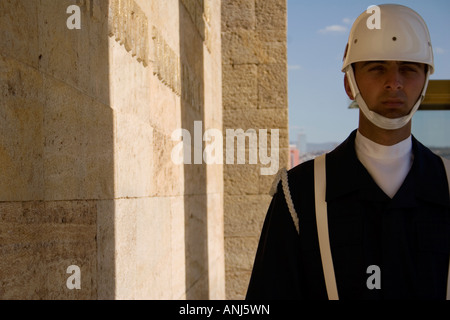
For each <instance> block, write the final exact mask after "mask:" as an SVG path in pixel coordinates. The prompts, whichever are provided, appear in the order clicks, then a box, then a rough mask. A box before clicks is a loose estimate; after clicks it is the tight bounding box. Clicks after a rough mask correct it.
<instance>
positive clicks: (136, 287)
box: [0, 0, 225, 299]
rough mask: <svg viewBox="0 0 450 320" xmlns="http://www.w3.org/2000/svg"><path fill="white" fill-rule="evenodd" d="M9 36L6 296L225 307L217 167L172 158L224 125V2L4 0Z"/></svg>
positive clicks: (2, 77)
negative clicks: (73, 24)
mask: <svg viewBox="0 0 450 320" xmlns="http://www.w3.org/2000/svg"><path fill="white" fill-rule="evenodd" d="M70 5H77V6H78V7H79V8H80V13H81V29H68V27H67V25H66V22H67V19H68V18H69V16H70V13H66V9H67V8H68V7H69V6H70ZM0 37H1V39H2V42H1V45H0V70H1V73H0V90H1V94H2V99H1V108H0V136H1V140H0V254H1V257H2V259H0V299H183V298H190V299H198V298H203V299H208V298H213V299H221V298H224V292H225V287H224V253H223V250H224V249H223V247H224V245H223V174H222V172H223V169H222V166H221V165H220V164H217V165H215V164H208V165H207V164H206V163H201V164H198V165H188V164H186V165H177V164H175V163H174V162H173V161H172V154H171V152H172V150H173V148H174V147H175V146H176V145H177V144H178V143H179V142H177V141H174V140H173V139H172V138H173V136H172V133H173V132H174V131H175V130H176V129H179V128H184V129H187V130H189V131H190V132H191V133H192V134H193V133H194V130H193V127H194V121H201V122H202V125H203V126H202V129H201V132H200V135H202V134H203V132H204V131H205V130H207V129H209V128H218V129H221V128H222V104H221V97H222V84H221V68H222V65H221V48H220V41H221V39H220V1H219V0H184V1H178V0H165V1H147V0H135V1H133V0H109V1H103V0H76V1H75V0H73V1H69V0H58V1H56V2H55V1H53V0H41V1H34V0H4V1H1V2H0ZM71 265H76V266H79V267H80V271H81V278H80V279H81V289H80V290H76V289H74V290H70V289H69V288H68V287H67V286H66V280H67V279H68V277H69V276H70V274H67V273H66V270H67V268H68V267H69V266H71Z"/></svg>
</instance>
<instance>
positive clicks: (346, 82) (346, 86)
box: [344, 74, 355, 100]
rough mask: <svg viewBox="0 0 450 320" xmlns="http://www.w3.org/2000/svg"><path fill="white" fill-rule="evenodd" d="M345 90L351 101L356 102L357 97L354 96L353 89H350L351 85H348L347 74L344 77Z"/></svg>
mask: <svg viewBox="0 0 450 320" xmlns="http://www.w3.org/2000/svg"><path fill="white" fill-rule="evenodd" d="M344 88H345V92H346V93H347V96H348V97H349V98H350V100H355V97H354V96H353V93H352V89H350V84H349V83H348V79H347V74H345V75H344Z"/></svg>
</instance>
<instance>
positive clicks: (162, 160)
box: [152, 129, 204, 197]
mask: <svg viewBox="0 0 450 320" xmlns="http://www.w3.org/2000/svg"><path fill="white" fill-rule="evenodd" d="M179 143H180V142H175V141H172V140H171V137H169V136H166V135H164V134H163V133H161V132H159V130H157V129H154V130H153V160H152V162H153V164H154V165H153V168H155V169H154V172H153V183H154V185H155V188H153V192H154V194H153V195H155V196H158V197H159V196H175V195H182V194H183V193H184V192H185V183H186V184H187V183H188V182H187V181H186V182H185V179H186V175H187V173H185V167H188V166H191V165H183V164H181V165H176V164H175V163H174V162H173V161H172V150H173V149H174V148H175V146H176V145H177V144H179ZM192 166H193V165H192ZM196 167H202V166H196ZM203 177H204V175H203ZM197 178H198V179H200V178H201V176H199V177H197ZM190 183H193V182H192V181H190ZM200 186H203V185H202V184H200Z"/></svg>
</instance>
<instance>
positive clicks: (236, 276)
mask: <svg viewBox="0 0 450 320" xmlns="http://www.w3.org/2000/svg"><path fill="white" fill-rule="evenodd" d="M250 277H251V271H231V270H230V271H227V272H226V278H227V288H226V297H227V300H244V299H245V296H246V295H247V289H248V284H249V282H250Z"/></svg>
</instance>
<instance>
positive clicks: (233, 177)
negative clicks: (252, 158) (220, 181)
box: [224, 164, 260, 195]
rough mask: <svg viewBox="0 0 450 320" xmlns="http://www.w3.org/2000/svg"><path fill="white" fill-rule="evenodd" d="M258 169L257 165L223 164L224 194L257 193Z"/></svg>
mask: <svg viewBox="0 0 450 320" xmlns="http://www.w3.org/2000/svg"><path fill="white" fill-rule="evenodd" d="M259 175H260V170H259V166H258V165H251V164H234V165H225V166H224V190H225V194H226V195H250V194H253V195H256V194H259V185H258V183H255V182H256V181H258V180H259Z"/></svg>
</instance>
